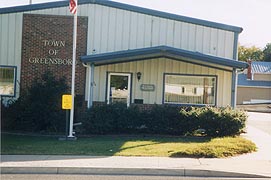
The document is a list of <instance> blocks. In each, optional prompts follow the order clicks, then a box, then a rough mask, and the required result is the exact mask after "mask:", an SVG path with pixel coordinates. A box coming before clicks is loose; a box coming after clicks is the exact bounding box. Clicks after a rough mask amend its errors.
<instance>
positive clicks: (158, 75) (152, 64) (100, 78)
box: [94, 58, 231, 106]
mask: <svg viewBox="0 0 271 180" xmlns="http://www.w3.org/2000/svg"><path fill="white" fill-rule="evenodd" d="M95 69H96V70H95V73H96V74H97V73H98V72H99V73H98V74H97V75H96V74H95V75H96V76H95V82H96V86H95V94H94V97H96V98H95V99H94V100H95V101H102V102H103V101H104V100H105V93H106V89H105V83H106V73H107V72H123V73H132V74H133V80H132V102H134V99H144V103H146V104H155V103H157V104H162V97H163V74H164V73H176V74H190V75H193V74H201V75H217V78H218V79H217V83H218V84H217V86H218V88H217V106H227V105H229V104H230V97H231V92H230V88H228V87H230V86H231V78H230V77H231V72H223V71H222V70H217V69H213V68H208V67H203V66H199V65H193V64H190V63H185V62H178V61H175V60H171V59H165V58H159V59H150V60H145V61H137V62H129V63H121V64H114V65H105V66H98V67H95ZM136 72H141V73H142V77H141V80H140V81H138V80H137V78H136ZM141 84H154V85H155V91H154V92H146V91H144V92H143V91H141V90H140V85H141ZM97 97H98V98H97Z"/></svg>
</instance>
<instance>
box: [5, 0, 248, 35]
mask: <svg viewBox="0 0 271 180" xmlns="http://www.w3.org/2000/svg"><path fill="white" fill-rule="evenodd" d="M78 4H79V5H82V4H99V5H103V6H108V7H113V8H118V9H123V10H128V11H133V12H138V13H143V14H147V15H151V16H157V17H162V18H167V19H171V20H176V21H182V22H187V23H192V24H197V25H202V26H207V27H211V28H217V29H222V30H227V31H232V32H237V33H241V32H242V31H243V28H241V27H237V26H232V25H227V24H222V23H217V22H212V21H207V20H202V19H197V18H192V17H187V16H182V15H177V14H172V13H167V12H162V11H158V10H153V9H148V8H144V7H139V6H134V5H129V4H124V3H119V2H114V1H108V0H79V2H78ZM65 6H67V7H68V6H69V1H67V0H66V1H57V2H49V3H41V4H32V5H23V6H15V7H7V8H0V14H8V13H18V12H25V11H33V10H41V9H49V8H59V7H65Z"/></svg>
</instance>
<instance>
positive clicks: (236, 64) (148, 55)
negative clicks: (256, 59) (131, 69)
mask: <svg viewBox="0 0 271 180" xmlns="http://www.w3.org/2000/svg"><path fill="white" fill-rule="evenodd" d="M163 57H164V58H169V59H174V60H177V61H184V62H188V63H193V64H198V65H205V66H209V67H213V68H219V69H223V68H226V69H228V70H229V68H236V69H246V68H247V67H248V63H246V62H240V61H236V60H234V59H227V58H222V57H217V56H212V55H207V54H203V53H199V52H193V51H187V50H183V49H177V48H173V47H168V46H157V47H148V48H140V49H133V50H124V51H115V52H110V53H101V54H93V55H87V56H81V61H82V62H84V63H90V64H94V65H95V66H101V65H107V64H116V63H124V62H132V61H141V60H147V59H154V58H163Z"/></svg>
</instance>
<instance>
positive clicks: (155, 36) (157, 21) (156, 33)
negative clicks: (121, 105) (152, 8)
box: [151, 17, 160, 46]
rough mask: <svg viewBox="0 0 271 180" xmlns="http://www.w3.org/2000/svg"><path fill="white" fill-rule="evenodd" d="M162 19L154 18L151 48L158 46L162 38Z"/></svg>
mask: <svg viewBox="0 0 271 180" xmlns="http://www.w3.org/2000/svg"><path fill="white" fill-rule="evenodd" d="M159 25H160V19H159V18H158V17H152V39H151V46H158V45H159V44H160V43H159V38H160V27H159Z"/></svg>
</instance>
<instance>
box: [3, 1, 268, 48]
mask: <svg viewBox="0 0 271 180" xmlns="http://www.w3.org/2000/svg"><path fill="white" fill-rule="evenodd" d="M1 1H2V2H1V3H0V8H3V7H10V6H19V5H26V4H29V2H30V0H5V1H4V0H1ZM53 1H57V0H32V3H42V2H53ZM114 1H117V2H122V3H125V4H131V5H136V6H140V7H145V8H149V9H155V10H159V11H164V12H169V13H173V14H178V15H183V16H188V17H193V18H198V19H203V20H208V21H213V22H218V23H223V24H228V25H234V26H238V27H242V28H243V32H242V33H241V34H240V36H239V43H240V44H241V45H244V46H246V47H251V46H256V47H258V48H264V47H265V45H266V44H267V43H271V20H270V18H271V11H270V8H271V0H114Z"/></svg>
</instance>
